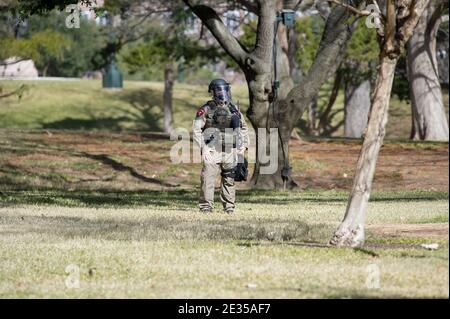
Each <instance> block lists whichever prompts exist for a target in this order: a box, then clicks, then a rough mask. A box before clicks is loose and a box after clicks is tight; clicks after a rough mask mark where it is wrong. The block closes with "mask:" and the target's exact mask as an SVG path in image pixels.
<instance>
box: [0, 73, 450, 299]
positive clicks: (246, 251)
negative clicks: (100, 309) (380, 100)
mask: <svg viewBox="0 0 450 319" xmlns="http://www.w3.org/2000/svg"><path fill="white" fill-rule="evenodd" d="M7 83H8V84H7V85H11V86H13V85H15V84H14V83H12V82H7ZM93 84H95V85H93ZM28 85H29V86H30V88H29V92H28V93H25V95H24V96H23V97H22V99H21V100H20V101H18V100H17V99H13V98H11V99H8V100H7V101H6V102H2V103H3V104H2V105H0V113H1V117H0V121H1V127H3V129H0V270H1V271H0V297H3V298H11V297H25V298H31V297H38V298H40V297H55V298H56V297H63V298H64V297H75V298H78V297H138V298H141V297H142V298H154V297H160V298H164V297H180V298H183V297H188V298H191V297H192V298H194V297H197V298H202V297H206V298H209V297H219V298H221V297H228V298H239V297H249V298H254V297H260V298H282V297H285V298H309V297H311V298H321V297H325V298H349V297H361V298H366V297H376V298H396V297H401V298H405V297H406V298H411V297H426V298H433V297H440V298H448V297H449V288H448V287H449V273H448V271H449V250H448V246H449V245H448V215H449V206H448V204H449V203H448V177H449V176H448V144H445V143H419V142H408V141H405V140H404V134H405V133H406V132H401V131H400V129H399V128H395V127H392V126H391V128H388V132H391V133H390V134H391V135H390V136H389V137H390V138H389V139H388V140H387V141H386V143H385V145H384V146H383V148H382V150H381V154H380V159H379V163H378V166H377V173H376V176H375V182H374V194H373V196H372V198H371V201H370V204H369V209H368V220H367V224H368V226H367V241H366V244H365V246H364V247H362V248H358V249H353V248H333V247H330V246H328V245H327V243H328V240H329V239H330V237H331V234H332V233H333V230H335V229H336V227H337V225H338V223H339V221H340V220H341V219H342V217H343V214H344V212H345V206H346V200H347V196H348V190H349V188H350V187H351V181H352V177H353V172H354V166H355V163H356V159H357V156H358V152H359V149H360V146H361V144H360V141H358V140H346V139H339V138H330V139H318V138H307V137H304V138H303V139H302V140H292V141H291V148H292V154H291V157H292V164H293V168H294V178H295V180H296V181H297V182H298V184H299V188H298V189H297V190H295V191H289V192H275V191H251V190H250V189H249V188H248V186H247V185H246V184H241V185H239V191H238V201H239V204H238V209H237V212H236V214H235V215H233V216H228V215H225V214H221V213H215V214H211V215H201V214H199V213H198V211H197V208H196V201H197V196H198V191H199V177H198V173H199V169H200V166H199V164H186V165H181V164H172V163H171V162H170V157H169V150H170V148H171V146H172V145H173V143H174V142H172V141H170V140H168V139H167V138H166V137H165V136H164V135H161V134H156V133H149V132H148V131H149V130H151V128H150V127H146V126H145V125H148V124H149V123H154V125H155V126H154V128H153V130H157V129H158V128H160V127H159V126H158V125H160V124H158V123H160V122H159V121H160V118H159V117H158V115H157V114H158V113H157V112H158V107H157V105H158V103H159V100H158V99H159V96H160V93H161V89H162V87H161V85H160V84H158V83H154V84H150V85H149V87H146V86H144V84H142V83H126V85H128V87H130V89H125V90H124V91H122V92H120V93H117V92H115V93H112V92H111V93H106V92H102V91H100V89H99V88H96V85H97V86H98V85H99V83H96V82H91V81H79V82H76V84H74V82H62V81H61V82H44V81H42V82H32V83H31V84H28ZM49 86H50V87H51V89H53V93H54V94H53V95H52V94H50V92H49V91H50V90H49V89H48V88H49ZM55 92H56V93H60V94H59V98H58V99H56V98H55V96H58V94H55ZM62 92H64V93H62ZM83 92H85V93H86V94H82V93H83ZM95 92H98V94H99V95H100V97H99V98H98V99H97V100H95V99H94V95H95ZM139 92H140V93H139ZM149 92H150V93H149ZM175 93H176V94H175V101H176V102H175V120H176V121H178V122H180V123H184V124H183V125H188V124H189V122H190V121H191V120H192V119H191V115H192V114H193V112H195V109H196V107H197V105H198V104H199V103H201V99H202V98H203V95H205V94H204V93H203V92H202V91H201V88H200V87H190V86H181V87H179V89H178V90H175ZM114 94H118V95H117V96H118V97H120V98H119V99H118V98H117V96H116V98H114ZM141 94H142V95H143V97H142V100H141V102H136V100H135V99H131V100H126V99H125V98H123V99H122V97H124V96H129V95H132V96H134V97H135V96H140V95H141ZM148 94H153V96H154V99H152V98H151V97H150V96H149V95H148ZM202 94H203V95H202ZM235 95H237V96H238V97H239V96H240V97H241V98H242V99H244V98H245V93H244V91H240V89H239V90H237V92H236V93H235ZM80 96H81V98H80ZM206 96H207V95H205V97H206ZM191 97H192V98H191ZM194 97H195V98H194ZM77 99H81V100H80V101H77ZM193 99H194V100H193ZM192 100H193V101H192ZM115 103H117V104H115ZM133 103H134V104H133ZM144 103H145V104H146V105H153V104H154V106H152V107H151V108H150V110H151V111H150V113H145V112H146V111H142V112H141V111H132V110H135V109H136V108H135V106H136V105H138V107H139V106H140V105H142V104H144ZM396 103H397V104H396ZM394 104H395V105H396V107H395V108H394V111H395V110H397V113H395V112H394V113H393V114H391V118H392V119H393V122H394V123H395V122H396V121H397V123H399V122H402V121H406V120H407V118H406V117H405V118H404V119H403V113H404V112H399V110H400V109H402V108H404V109H405V110H406V109H407V107H406V106H404V105H402V104H401V103H400V102H398V101H395V102H394ZM88 106H92V109H91V108H90V107H88ZM94 106H96V107H97V109H95V107H94ZM183 107H186V108H188V109H189V112H186V110H184V111H183V109H182V108H183ZM146 109H147V108H146V107H143V108H142V110H146ZM124 110H127V111H130V110H131V111H130V112H132V113H130V114H131V115H130V114H129V115H125V114H128V113H123V112H125V111H124ZM115 112H119V113H120V114H119V113H115ZM133 112H134V113H133ZM152 112H155V113H152ZM191 113H192V114H191ZM133 114H134V115H133ZM145 114H147V120H145V116H144V115H145ZM155 114H156V115H155ZM396 114H397V115H396ZM132 116H135V117H132ZM139 119H141V120H142V121H141V120H139ZM150 119H154V120H155V121H154V122H151V121H150ZM147 121H148V122H147ZM70 125H72V126H70ZM103 125H104V126H103ZM109 125H110V126H109ZM114 125H116V126H114ZM152 125H153V124H152ZM108 127H109V128H111V129H113V131H112V132H111V131H109V130H106V129H107V128H108ZM67 128H70V129H72V130H62V129H67ZM87 129H90V130H92V129H94V131H86V130H87ZM130 130H135V131H130ZM138 130H139V131H138ZM140 130H145V131H147V132H141V131H140ZM399 137H402V139H399ZM216 208H217V209H216V211H217V212H219V211H220V207H219V204H218V203H217V206H216ZM426 244H438V247H437V249H426V248H424V247H423V245H426ZM77 270H79V287H78V288H74V286H73V285H72V284H71V283H73V281H72V280H73V279H74V278H76V276H77ZM377 274H379V282H378V281H377V280H376V278H377ZM374 278H375V279H374ZM377 282H378V283H379V287H378V285H377Z"/></svg>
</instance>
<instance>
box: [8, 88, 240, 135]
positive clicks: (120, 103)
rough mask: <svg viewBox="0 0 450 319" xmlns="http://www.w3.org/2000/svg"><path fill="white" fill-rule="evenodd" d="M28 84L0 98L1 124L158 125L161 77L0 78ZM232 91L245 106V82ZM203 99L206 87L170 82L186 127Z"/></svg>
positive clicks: (177, 120)
mask: <svg viewBox="0 0 450 319" xmlns="http://www.w3.org/2000/svg"><path fill="white" fill-rule="evenodd" d="M22 83H24V84H26V85H27V87H28V90H27V91H26V93H25V94H24V96H23V97H22V99H21V100H18V98H17V97H10V98H7V99H2V102H1V103H2V104H1V105H0V127H1V128H26V129H80V130H92V129H95V130H113V131H120V130H141V131H162V128H163V113H162V94H163V83H159V82H138V81H125V83H124V89H123V90H122V91H120V92H108V91H105V90H103V89H102V88H101V81H97V80H79V81H76V80H74V81H2V82H1V83H0V84H1V85H2V87H3V89H4V90H5V91H7V90H12V89H13V88H15V87H17V86H19V85H20V84H22ZM233 95H234V98H235V99H236V100H239V101H240V104H241V105H243V106H244V108H246V103H248V102H247V93H246V88H245V87H243V86H237V87H236V88H234V90H233ZM208 99H209V94H208V92H207V87H203V86H193V85H185V84H176V85H175V88H174V101H173V103H174V119H175V123H176V126H177V127H185V128H188V129H190V128H191V126H192V120H193V119H194V117H195V113H196V111H197V109H198V108H199V107H200V106H202V105H203V104H204V103H205V102H206V101H207V100H208Z"/></svg>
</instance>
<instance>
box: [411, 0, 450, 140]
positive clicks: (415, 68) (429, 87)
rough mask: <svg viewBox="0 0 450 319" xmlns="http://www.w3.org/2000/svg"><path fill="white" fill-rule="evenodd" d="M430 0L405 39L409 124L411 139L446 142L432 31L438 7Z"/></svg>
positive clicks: (444, 116)
mask: <svg viewBox="0 0 450 319" xmlns="http://www.w3.org/2000/svg"><path fill="white" fill-rule="evenodd" d="M440 8H441V6H440V5H438V4H437V1H430V3H429V5H428V6H427V8H426V9H425V11H424V13H423V15H422V17H421V18H420V20H419V23H418V24H417V27H416V29H415V31H414V34H413V36H412V37H411V39H410V40H409V42H408V45H407V50H408V51H407V52H408V58H407V59H408V78H409V85H410V97H411V108H412V116H413V121H412V122H413V127H412V132H411V138H412V139H415V140H426V141H448V138H449V136H448V134H449V133H448V121H447V116H446V114H445V109H444V102H443V99H442V91H441V85H440V83H439V74H438V65H437V59H436V33H437V30H438V28H439V24H440V16H441V13H442V10H441V9H440Z"/></svg>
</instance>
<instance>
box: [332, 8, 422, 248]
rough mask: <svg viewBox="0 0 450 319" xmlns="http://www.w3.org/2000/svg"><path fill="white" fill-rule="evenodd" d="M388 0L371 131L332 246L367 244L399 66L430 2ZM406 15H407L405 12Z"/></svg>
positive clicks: (361, 154) (380, 32) (368, 131)
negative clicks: (366, 227)
mask: <svg viewBox="0 0 450 319" xmlns="http://www.w3.org/2000/svg"><path fill="white" fill-rule="evenodd" d="M394 1H395V0H386V19H385V22H384V26H383V29H382V30H378V33H379V35H380V34H381V35H380V38H379V41H380V63H379V66H378V71H377V79H376V83H375V90H374V93H373V97H372V107H371V111H370V118H369V123H368V125H367V132H366V134H365V136H364V142H363V145H362V148H361V152H360V154H359V158H358V162H357V164H356V174H355V177H354V179H353V186H352V190H351V192H350V196H349V199H348V204H347V209H346V212H345V216H344V220H343V221H342V223H341V224H340V226H339V227H338V229H337V230H336V232H335V233H334V235H333V237H332V238H331V240H330V244H332V245H336V246H351V247H356V246H360V245H362V244H363V243H364V237H365V235H364V224H365V219H366V212H367V205H368V202H369V197H370V192H371V188H372V182H373V177H374V175H375V166H376V162H377V159H378V154H379V151H380V148H381V145H382V143H383V138H384V135H385V127H386V123H387V119H388V108H389V99H390V96H391V90H392V82H393V80H394V72H395V67H396V65H397V62H398V59H399V56H400V55H401V54H402V53H403V51H404V48H405V44H406V42H407V41H408V40H409V38H410V37H411V35H412V32H413V30H414V27H415V26H416V24H417V22H418V21H419V18H420V16H421V14H422V12H423V10H424V8H425V6H426V5H427V3H428V1H427V0H423V1H415V0H411V1H409V2H408V1H404V2H397V1H395V2H394ZM405 12H406V13H405Z"/></svg>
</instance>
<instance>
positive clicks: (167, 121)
mask: <svg viewBox="0 0 450 319" xmlns="http://www.w3.org/2000/svg"><path fill="white" fill-rule="evenodd" d="M174 81H175V79H174V65H173V64H172V63H168V64H166V66H165V68H164V96H163V105H164V132H166V133H170V132H172V130H173V110H172V100H173V84H174Z"/></svg>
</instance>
